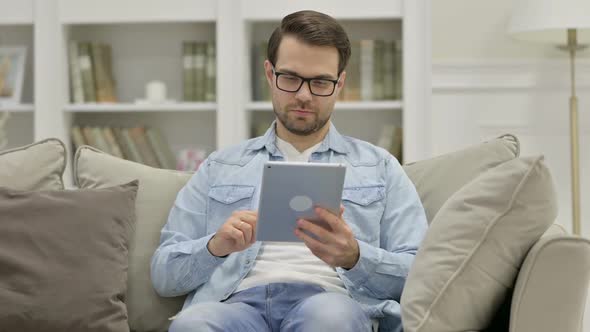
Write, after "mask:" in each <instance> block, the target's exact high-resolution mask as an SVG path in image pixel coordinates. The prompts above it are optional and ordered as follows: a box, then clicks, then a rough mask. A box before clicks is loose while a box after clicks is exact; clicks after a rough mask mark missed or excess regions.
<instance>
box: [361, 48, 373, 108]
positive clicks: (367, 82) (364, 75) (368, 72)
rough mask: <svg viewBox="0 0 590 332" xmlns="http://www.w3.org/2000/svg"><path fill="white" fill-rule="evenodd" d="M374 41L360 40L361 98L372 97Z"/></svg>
mask: <svg viewBox="0 0 590 332" xmlns="http://www.w3.org/2000/svg"><path fill="white" fill-rule="evenodd" d="M373 53H374V41H373V40H370V39H363V40H361V59H360V60H361V99H362V100H372V99H373V82H374V80H373V66H374V63H373V62H374V61H375V59H374V56H373Z"/></svg>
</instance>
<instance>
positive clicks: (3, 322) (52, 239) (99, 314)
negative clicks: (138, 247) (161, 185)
mask: <svg viewBox="0 0 590 332" xmlns="http://www.w3.org/2000/svg"><path fill="white" fill-rule="evenodd" d="M137 187H138V183H137V181H135V182H131V183H128V184H125V185H121V186H116V187H111V188H105V189H84V190H48V191H17V190H14V189H8V188H4V187H2V188H0V215H1V216H2V220H0V271H2V273H0V331H19V332H28V331H31V332H32V331H44V332H53V331H55V332H63V331H101V332H126V331H129V326H128V324H127V310H126V308H125V290H126V279H127V264H128V263H127V254H128V240H129V238H130V236H131V233H132V232H133V227H134V222H135V196H136V193H137Z"/></svg>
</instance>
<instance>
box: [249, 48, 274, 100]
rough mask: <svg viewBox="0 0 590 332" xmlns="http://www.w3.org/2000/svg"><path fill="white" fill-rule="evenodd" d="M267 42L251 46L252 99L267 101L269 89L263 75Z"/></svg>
mask: <svg viewBox="0 0 590 332" xmlns="http://www.w3.org/2000/svg"><path fill="white" fill-rule="evenodd" d="M267 48H268V42H266V41H263V42H260V43H258V44H255V45H254V46H253V47H252V71H253V74H252V100H254V101H269V100H270V89H269V87H268V82H267V80H266V76H265V75H264V61H265V60H266V49H267Z"/></svg>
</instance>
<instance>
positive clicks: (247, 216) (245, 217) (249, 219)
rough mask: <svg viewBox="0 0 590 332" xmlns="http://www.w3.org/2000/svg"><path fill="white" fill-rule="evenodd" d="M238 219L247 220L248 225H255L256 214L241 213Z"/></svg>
mask: <svg viewBox="0 0 590 332" xmlns="http://www.w3.org/2000/svg"><path fill="white" fill-rule="evenodd" d="M238 219H239V220H240V221H243V222H247V223H248V224H250V226H252V227H254V226H256V221H257V220H258V217H257V216H253V215H251V214H242V215H240V216H239V217H238Z"/></svg>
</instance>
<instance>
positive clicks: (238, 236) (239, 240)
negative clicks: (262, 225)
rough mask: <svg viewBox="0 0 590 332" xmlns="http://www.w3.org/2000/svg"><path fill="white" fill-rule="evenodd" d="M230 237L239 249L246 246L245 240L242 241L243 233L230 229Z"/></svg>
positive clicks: (233, 228)
mask: <svg viewBox="0 0 590 332" xmlns="http://www.w3.org/2000/svg"><path fill="white" fill-rule="evenodd" d="M231 237H232V238H233V239H234V240H235V241H236V244H237V245H238V246H239V247H240V248H241V247H244V246H245V245H246V240H245V239H244V233H242V231H241V230H239V229H237V228H235V227H232V228H231Z"/></svg>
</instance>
